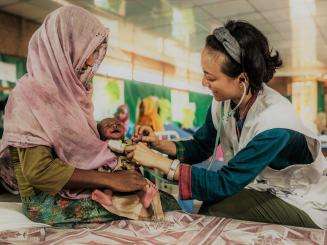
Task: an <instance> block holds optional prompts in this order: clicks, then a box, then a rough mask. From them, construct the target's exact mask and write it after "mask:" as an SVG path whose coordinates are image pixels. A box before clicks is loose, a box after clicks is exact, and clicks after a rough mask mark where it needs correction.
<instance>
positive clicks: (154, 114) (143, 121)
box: [137, 96, 164, 132]
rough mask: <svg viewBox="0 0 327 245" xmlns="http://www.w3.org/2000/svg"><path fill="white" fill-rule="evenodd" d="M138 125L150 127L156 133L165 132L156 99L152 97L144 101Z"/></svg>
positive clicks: (141, 105)
mask: <svg viewBox="0 0 327 245" xmlns="http://www.w3.org/2000/svg"><path fill="white" fill-rule="evenodd" d="M137 125H141V126H149V127H151V128H152V129H153V130H154V131H155V132H157V131H162V130H164V127H163V123H162V121H161V119H160V116H159V114H158V106H157V104H156V99H155V97H153V96H150V97H147V98H144V99H143V100H142V102H141V104H140V116H139V119H138V122H137Z"/></svg>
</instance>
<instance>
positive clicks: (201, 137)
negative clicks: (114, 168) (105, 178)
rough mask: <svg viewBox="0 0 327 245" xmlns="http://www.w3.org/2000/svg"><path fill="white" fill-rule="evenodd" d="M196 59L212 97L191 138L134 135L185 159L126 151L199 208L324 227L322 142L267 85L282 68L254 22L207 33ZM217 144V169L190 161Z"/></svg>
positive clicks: (326, 188) (140, 148) (326, 180)
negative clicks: (175, 185)
mask: <svg viewBox="0 0 327 245" xmlns="http://www.w3.org/2000/svg"><path fill="white" fill-rule="evenodd" d="M201 58H202V60H201V63H202V68H203V72H204V76H203V80H202V82H203V85H204V86H206V87H208V88H209V89H210V90H211V92H212V94H213V97H214V100H213V102H212V106H211V108H210V109H209V111H208V113H207V117H206V121H205V124H204V125H203V126H202V127H201V128H200V129H199V130H198V131H197V132H196V133H195V135H194V139H192V140H188V141H180V142H170V141H159V140H158V138H157V137H156V136H155V134H154V133H153V130H152V129H151V128H149V127H139V128H138V129H137V130H136V139H140V140H141V141H144V142H149V143H150V146H151V147H153V148H154V149H156V150H158V151H161V152H163V153H165V154H167V155H169V156H171V158H178V159H179V160H180V161H182V162H183V163H187V164H179V160H177V159H175V160H171V159H168V158H164V157H163V156H162V155H159V154H156V153H154V152H153V151H151V150H149V148H148V147H146V146H145V145H143V144H142V143H139V144H138V145H136V146H130V147H129V149H127V151H128V152H129V157H130V158H133V159H134V160H135V161H137V162H138V163H139V164H141V165H144V166H147V167H151V168H157V169H159V170H161V171H163V172H164V173H166V174H167V177H168V178H170V179H175V180H178V181H179V190H180V198H182V199H198V200H202V201H204V204H203V206H202V208H201V210H200V213H203V214H209V215H215V216H221V217H230V218H235V219H244V220H252V221H258V222H267V223H277V224H283V225H293V226H304V227H315V228H318V227H321V228H325V229H326V228H327V195H326V192H327V176H326V170H327V161H326V159H325V158H324V157H323V156H322V153H321V145H320V142H319V140H318V138H317V136H316V135H315V134H314V133H312V132H311V131H310V130H308V129H307V128H306V127H305V126H304V125H303V123H302V122H301V120H300V119H299V118H298V116H297V115H296V113H295V110H294V108H293V106H292V104H291V103H290V102H289V101H288V100H287V99H286V98H284V97H283V96H281V95H280V94H279V93H277V92H276V91H274V90H273V89H271V88H269V87H268V86H267V85H266V84H265V83H267V82H268V81H269V80H270V79H271V78H272V77H273V74H274V72H275V70H276V69H277V68H278V67H279V66H280V65H281V60H280V57H279V55H278V53H276V54H272V53H271V48H270V47H269V45H268V41H267V39H266V37H265V36H264V35H263V34H262V33H261V32H260V31H259V30H258V29H256V28H255V27H254V26H252V25H250V24H249V23H246V22H242V21H229V22H227V24H226V25H225V26H224V27H220V28H217V29H215V30H214V32H213V34H212V35H209V36H208V37H207V39H206V45H205V47H204V49H203V51H202V57H201ZM144 131H146V132H147V133H146V134H145V135H147V136H143V135H144ZM219 144H220V145H221V146H222V148H223V153H224V160H225V161H226V163H225V165H224V166H223V167H222V168H221V169H220V170H217V171H210V169H209V170H208V169H204V168H196V167H193V166H191V165H192V164H195V163H199V162H202V161H204V160H205V159H207V158H208V157H210V156H211V155H213V153H214V151H215V149H217V146H218V145H219ZM214 155H215V154H214ZM213 164H214V163H213Z"/></svg>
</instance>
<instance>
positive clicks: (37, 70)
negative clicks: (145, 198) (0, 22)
mask: <svg viewBox="0 0 327 245" xmlns="http://www.w3.org/2000/svg"><path fill="white" fill-rule="evenodd" d="M107 37H108V30H107V29H106V28H105V27H104V26H103V25H102V24H101V23H100V22H99V21H98V20H97V19H96V18H95V17H94V16H93V15H92V14H91V13H89V12H88V11H86V10H84V9H82V8H80V7H76V6H65V7H61V8H59V9H57V10H55V11H54V12H52V13H50V14H49V15H48V16H47V17H46V18H45V20H44V22H43V24H42V25H41V27H40V28H39V29H38V30H37V31H36V32H35V33H34V34H33V36H32V38H31V40H30V43H29V47H28V56H27V74H26V75H25V76H24V77H22V78H21V79H20V80H19V81H18V82H17V86H16V87H15V89H14V90H13V91H12V94H11V95H10V97H9V100H8V103H7V106H6V110H5V117H4V135H3V138H2V142H1V149H0V150H1V152H3V151H4V150H5V149H6V148H7V147H8V146H15V147H21V148H27V147H33V146H37V145H44V146H49V147H52V148H53V149H54V150H55V152H56V154H57V156H58V157H59V158H60V159H61V160H62V161H64V162H66V163H68V164H70V165H73V166H75V167H77V168H79V169H96V168H98V167H100V166H103V165H109V166H111V167H114V165H115V164H116V157H115V155H114V154H113V153H112V152H111V151H110V150H109V149H108V148H107V143H106V142H104V141H101V140H100V137H99V133H98V131H97V127H96V122H95V120H94V117H93V104H92V86H91V85H89V84H87V79H90V78H91V77H92V75H93V74H94V72H95V70H96V67H97V66H98V65H99V64H100V63H101V62H102V60H103V58H104V56H105V53H106V40H107ZM99 46H100V47H99ZM95 50H98V52H97V55H96V57H95V58H96V61H95V65H94V66H93V68H92V69H91V70H89V71H88V73H87V76H86V77H85V73H82V70H83V69H82V68H83V66H84V64H85V62H86V60H87V58H88V57H89V56H90V55H91V54H93V52H94V51H95Z"/></svg>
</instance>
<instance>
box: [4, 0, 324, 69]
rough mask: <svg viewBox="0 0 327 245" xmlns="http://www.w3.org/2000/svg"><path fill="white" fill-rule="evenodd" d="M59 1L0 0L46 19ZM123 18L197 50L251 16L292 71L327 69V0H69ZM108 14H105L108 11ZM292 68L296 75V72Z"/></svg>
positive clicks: (26, 14) (15, 9) (10, 7)
mask: <svg viewBox="0 0 327 245" xmlns="http://www.w3.org/2000/svg"><path fill="white" fill-rule="evenodd" d="M60 2H61V0H56V1H50V0H24V1H23V0H0V11H5V12H9V13H13V14H16V15H20V16H23V17H25V18H28V19H32V20H35V21H38V22H42V20H43V18H44V17H45V15H46V14H48V13H49V12H51V11H52V10H54V9H56V8H57V7H59V6H61V4H60ZM66 2H71V3H74V4H76V5H80V6H83V7H85V8H87V9H89V10H91V11H97V12H98V13H101V14H102V15H104V16H107V17H108V18H121V19H123V20H125V21H128V22H131V23H133V24H135V25H136V26H138V27H140V28H141V29H143V30H145V31H147V32H151V33H153V34H155V35H158V36H161V37H164V38H171V39H175V40H177V41H179V42H180V43H181V44H182V45H183V46H185V47H187V48H188V49H191V50H194V51H199V50H200V49H201V48H202V46H203V44H204V40H205V37H206V36H207V35H208V34H209V33H210V32H211V31H212V30H213V28H215V27H216V26H219V25H221V24H222V23H224V22H225V21H226V20H228V19H242V20H247V21H249V22H250V23H252V24H253V25H254V26H256V27H257V28H258V29H259V30H261V31H262V32H263V33H264V34H265V35H266V36H267V37H268V40H269V41H270V44H271V46H272V47H273V48H274V49H277V50H278V51H279V52H280V53H281V55H282V58H283V61H284V66H285V68H284V70H285V72H289V73H290V74H294V75H300V74H301V72H302V73H303V72H306V73H308V74H310V72H312V73H314V72H316V71H318V72H320V73H325V72H327V0H273V1H268V0H67V1H66ZM106 14H107V15H106ZM292 72H293V73H292Z"/></svg>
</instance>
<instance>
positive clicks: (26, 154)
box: [18, 146, 75, 195]
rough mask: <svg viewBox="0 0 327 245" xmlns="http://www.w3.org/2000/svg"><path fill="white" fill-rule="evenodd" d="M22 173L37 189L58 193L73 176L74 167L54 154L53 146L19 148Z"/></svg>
mask: <svg viewBox="0 0 327 245" xmlns="http://www.w3.org/2000/svg"><path fill="white" fill-rule="evenodd" d="M18 155H19V160H20V164H21V168H22V173H23V175H24V177H25V178H26V179H27V181H28V182H29V183H30V184H31V185H32V186H33V187H34V188H36V189H39V190H41V191H44V192H47V193H50V194H52V195H54V194H56V193H58V192H59V191H60V190H61V189H62V188H63V187H64V186H65V185H66V183H67V182H68V181H69V179H70V178H71V176H72V174H73V172H74V169H75V168H74V167H73V166H71V165H69V164H66V163H64V162H63V161H61V160H60V159H59V158H56V157H54V156H53V154H52V152H51V148H49V147H46V146H36V147H31V148H18Z"/></svg>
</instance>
